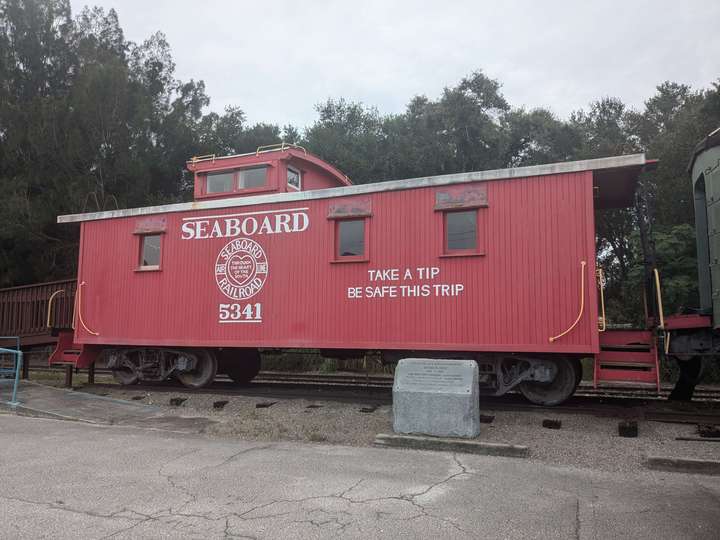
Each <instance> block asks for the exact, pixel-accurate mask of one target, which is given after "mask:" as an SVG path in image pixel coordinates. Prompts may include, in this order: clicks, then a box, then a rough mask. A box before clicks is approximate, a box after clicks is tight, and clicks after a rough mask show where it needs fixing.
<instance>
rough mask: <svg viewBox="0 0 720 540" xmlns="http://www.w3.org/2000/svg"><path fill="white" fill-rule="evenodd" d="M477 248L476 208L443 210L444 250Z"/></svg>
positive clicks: (454, 250) (453, 250) (470, 249)
mask: <svg viewBox="0 0 720 540" xmlns="http://www.w3.org/2000/svg"><path fill="white" fill-rule="evenodd" d="M475 250H477V210H465V211H461V212H445V251H446V252H458V251H475Z"/></svg>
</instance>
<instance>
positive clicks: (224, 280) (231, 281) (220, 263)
mask: <svg viewBox="0 0 720 540" xmlns="http://www.w3.org/2000/svg"><path fill="white" fill-rule="evenodd" d="M267 275H268V262H267V257H266V256H265V252H264V251H263V248H262V247H261V246H260V244H258V243H257V242H255V241H254V240H250V239H249V238H236V239H235V240H231V241H230V242H228V243H227V244H226V245H225V247H224V248H222V249H221V250H220V253H219V254H218V257H217V260H216V261H215V281H217V285H218V288H219V289H220V291H221V292H222V293H223V294H224V295H225V296H227V297H228V298H231V299H233V300H246V299H248V298H250V297H252V296H254V295H255V294H257V293H258V291H260V289H262V286H263V285H264V284H265V279H267Z"/></svg>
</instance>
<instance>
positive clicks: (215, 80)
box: [72, 0, 720, 127]
mask: <svg viewBox="0 0 720 540" xmlns="http://www.w3.org/2000/svg"><path fill="white" fill-rule="evenodd" d="M86 4H88V2H83V1H77V0H72V5H73V11H74V12H76V13H77V12H78V11H80V10H81V9H82V7H83V6H84V5H86ZM91 5H99V6H103V7H105V8H110V7H114V8H115V10H116V11H117V12H118V15H119V18H120V24H121V26H122V28H123V29H124V31H125V36H126V38H128V39H130V40H132V41H137V42H140V41H142V40H143V39H145V38H146V37H147V36H149V35H150V34H152V33H153V32H155V31H157V30H161V31H162V32H164V33H165V35H166V36H167V39H168V41H169V42H170V46H171V48H172V53H173V57H174V59H175V62H176V64H177V73H176V74H177V77H178V78H180V79H182V80H188V79H191V78H193V79H202V80H204V81H205V84H206V91H207V93H208V95H209V96H210V99H211V103H210V108H211V109H213V110H216V111H218V112H221V111H222V110H223V108H224V107H225V106H227V105H237V106H239V107H241V108H242V109H243V110H244V111H245V113H246V114H247V117H248V120H249V121H250V122H252V123H254V122H260V121H266V122H272V123H278V124H280V125H284V124H288V123H290V124H293V125H295V126H298V127H304V126H306V125H308V124H310V123H312V121H313V120H314V119H315V118H316V113H315V110H314V105H315V104H316V103H319V102H321V101H324V100H326V99H327V98H329V97H334V98H337V97H345V98H346V99H348V100H352V101H361V102H363V103H365V104H367V105H373V106H376V107H377V108H378V109H379V110H380V111H381V112H383V113H394V112H401V111H402V110H403V109H404V107H405V104H406V103H407V102H408V101H409V100H410V98H411V97H412V96H414V95H417V94H424V95H427V96H428V97H431V98H432V97H437V96H438V95H439V94H440V93H441V92H442V89H443V87H444V86H452V85H454V84H456V83H457V82H458V81H459V80H460V79H461V78H462V77H463V76H465V75H467V74H469V73H471V72H472V71H474V70H477V69H482V70H483V71H484V72H485V73H486V74H487V75H489V76H490V77H492V78H495V79H498V80H499V81H500V82H501V84H502V91H503V93H504V95H505V97H506V98H507V99H508V101H509V102H510V103H511V104H512V105H513V106H526V107H528V108H533V107H546V108H549V109H550V110H552V111H554V112H555V113H556V114H558V115H559V116H561V117H566V116H567V115H568V114H569V113H570V112H571V111H573V110H576V109H578V108H581V107H586V106H587V104H588V103H589V102H590V101H592V100H594V99H597V98H600V97H603V96H616V97H619V98H621V99H622V100H624V101H625V102H626V103H628V104H630V105H633V106H635V107H641V106H642V103H643V101H644V100H645V99H647V98H648V97H649V96H651V95H652V94H653V92H654V88H655V86H656V85H657V84H659V83H661V82H662V81H665V80H671V81H677V82H683V83H687V84H690V85H692V86H693V87H696V88H703V87H708V86H709V85H710V84H711V82H713V81H716V80H717V79H718V78H719V77H720V32H719V31H718V23H719V22H720V1H718V0H709V1H705V0H674V1H671V2H668V1H664V0H656V1H648V2H645V1H632V0H626V1H594V2H586V1H582V0H574V1H570V2H552V1H550V0H545V1H529V0H528V1H524V2H523V1H508V0H505V1H495V2H486V1H481V0H475V1H452V0H450V1H435V2H422V1H419V0H418V1H409V0H402V1H392V0H386V1H368V0H365V1H362V0H360V1H358V0H355V1H353V2H345V1H340V0H337V1H334V2H333V1H314V0H313V1H306V2H299V1H297V0H295V1H285V0H273V1H272V2H267V1H263V0H255V1H244V0H235V1H232V0H226V1H225V2H221V1H211V0H205V1H200V2H199V1H197V0H193V1H192V2H190V1H185V0H98V1H95V2H92V3H91Z"/></svg>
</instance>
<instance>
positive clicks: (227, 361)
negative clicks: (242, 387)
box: [220, 349, 260, 384]
mask: <svg viewBox="0 0 720 540" xmlns="http://www.w3.org/2000/svg"><path fill="white" fill-rule="evenodd" d="M220 368H221V369H220V371H221V373H225V374H227V376H228V377H230V378H231V379H232V381H233V382H234V383H235V384H248V383H249V382H250V381H252V380H253V379H254V378H255V376H256V375H257V374H258V373H259V372H260V351H258V350H257V349H243V350H237V349H224V350H223V351H222V353H221V356H220Z"/></svg>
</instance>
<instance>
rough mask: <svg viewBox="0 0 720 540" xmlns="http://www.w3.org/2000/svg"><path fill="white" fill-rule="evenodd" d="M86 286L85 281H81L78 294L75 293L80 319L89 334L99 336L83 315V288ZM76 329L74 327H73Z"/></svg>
mask: <svg viewBox="0 0 720 540" xmlns="http://www.w3.org/2000/svg"><path fill="white" fill-rule="evenodd" d="M84 286H85V282H84V281H83V282H82V283H80V286H79V287H78V289H77V294H76V295H75V307H76V309H77V314H78V320H79V321H80V324H81V325H82V327H83V328H84V329H85V331H86V332H87V333H88V334H92V335H93V336H99V335H100V333H99V332H94V331H93V330H90V329H89V328H88V327H87V325H86V324H85V321H84V320H83V316H82V288H83V287H84ZM73 329H74V328H73Z"/></svg>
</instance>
